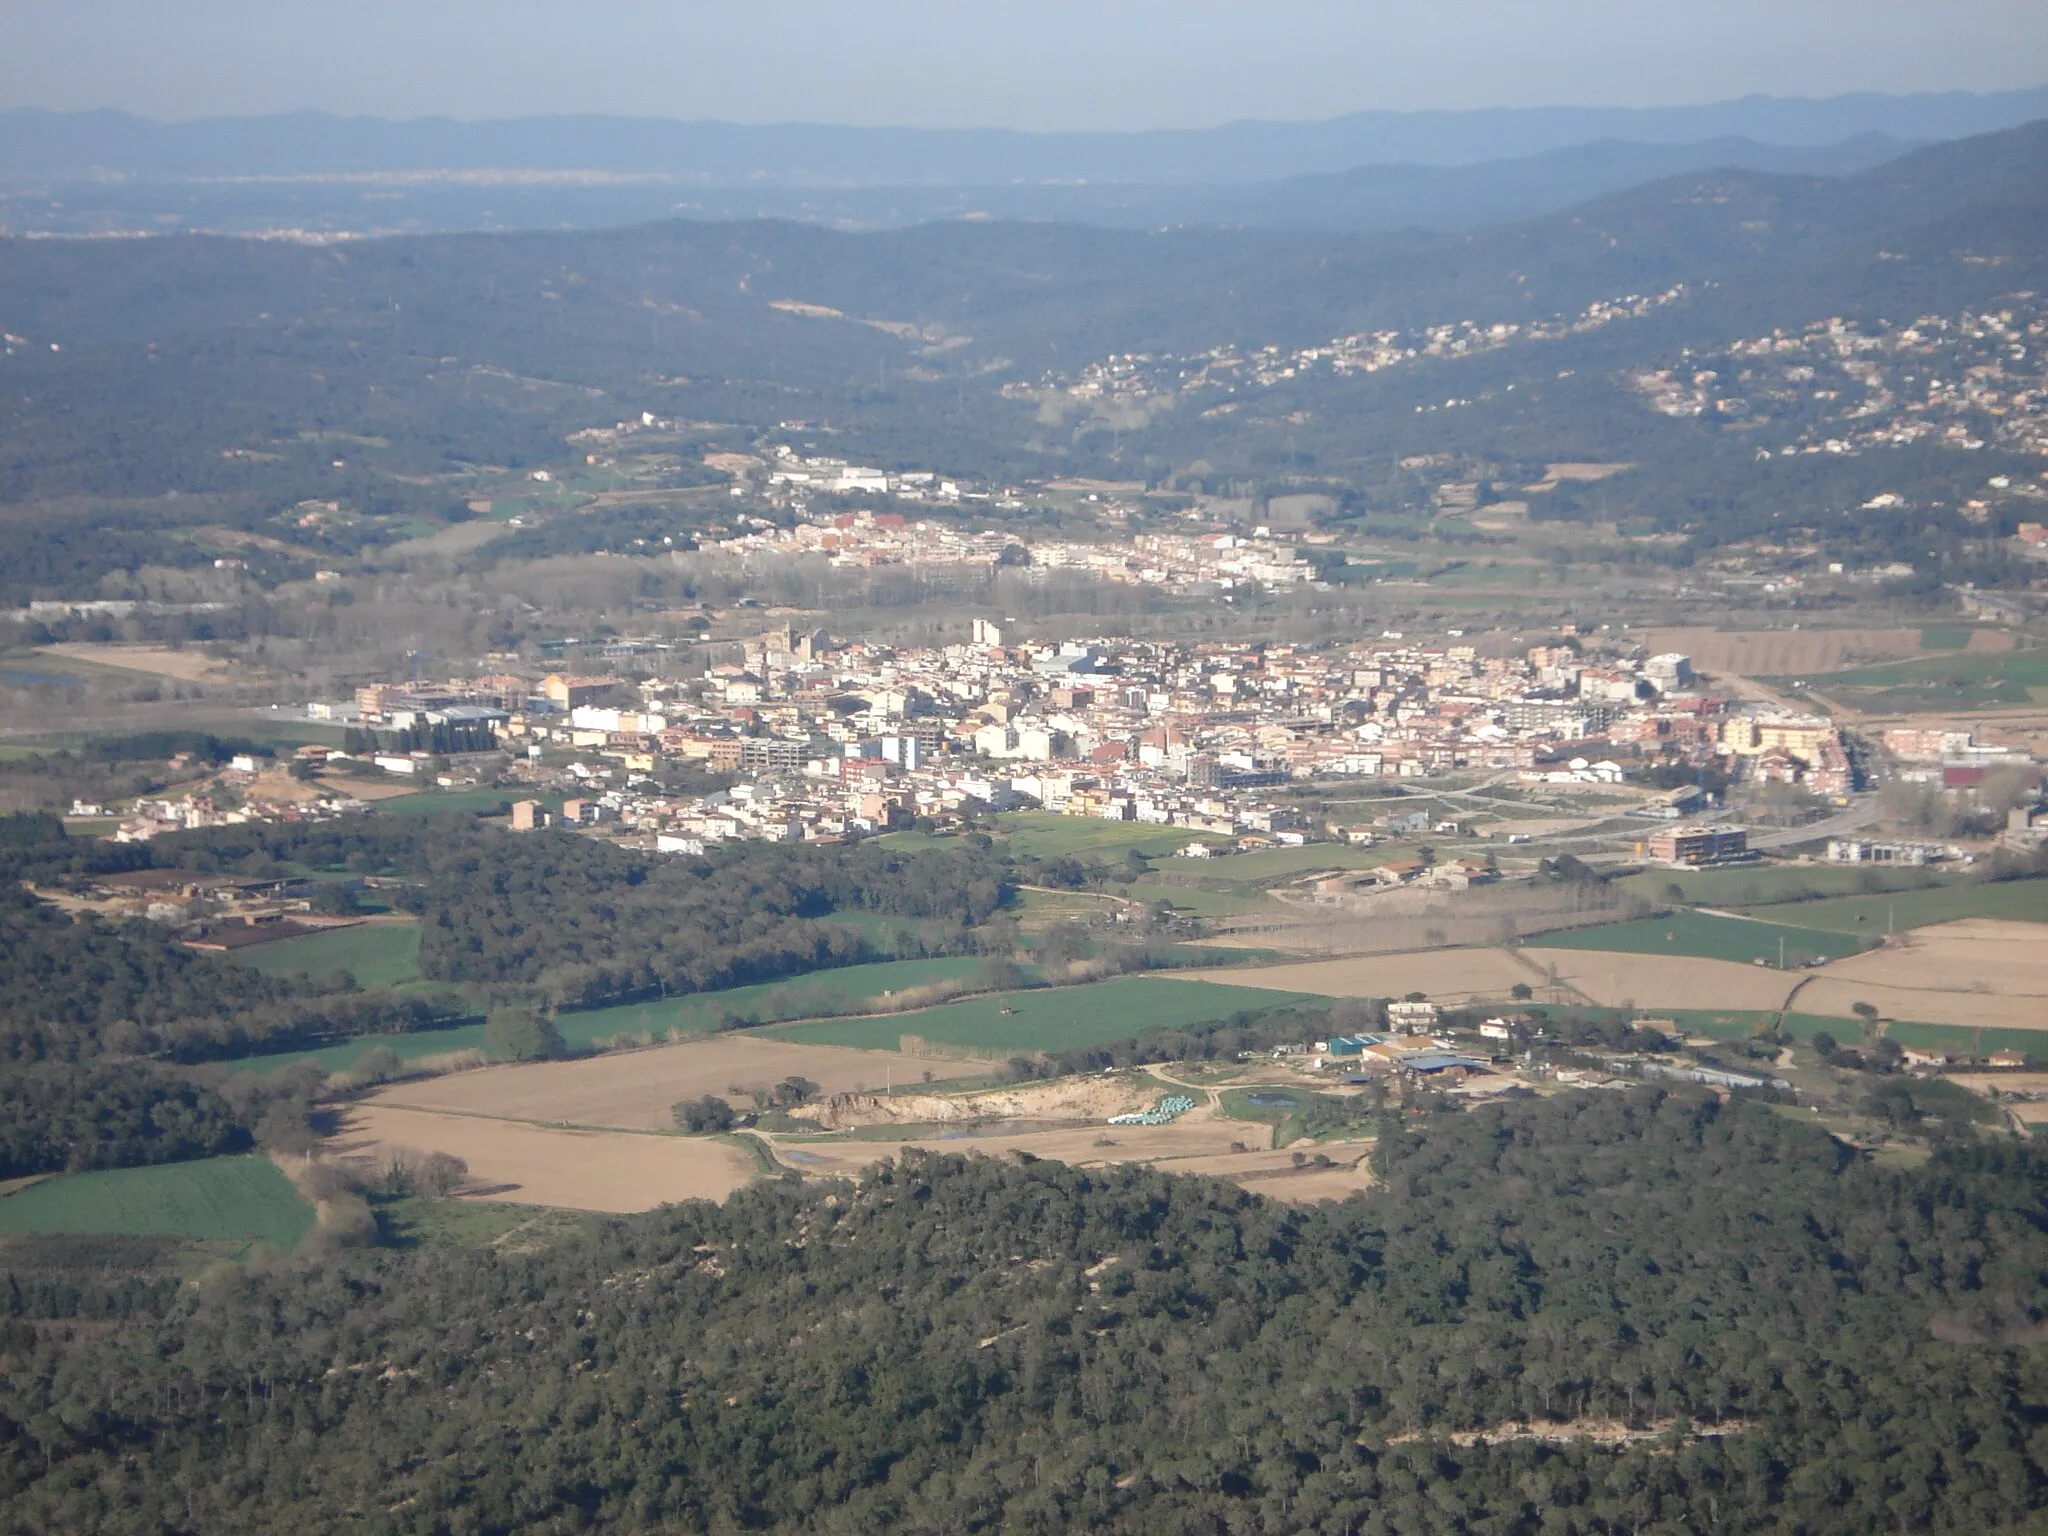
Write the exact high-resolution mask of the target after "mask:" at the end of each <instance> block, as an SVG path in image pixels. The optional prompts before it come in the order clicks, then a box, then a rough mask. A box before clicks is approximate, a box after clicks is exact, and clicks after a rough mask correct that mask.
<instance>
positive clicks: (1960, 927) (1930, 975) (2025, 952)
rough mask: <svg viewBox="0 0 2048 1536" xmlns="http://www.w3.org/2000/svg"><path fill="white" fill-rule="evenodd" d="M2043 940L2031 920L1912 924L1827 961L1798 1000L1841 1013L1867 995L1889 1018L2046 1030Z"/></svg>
mask: <svg viewBox="0 0 2048 1536" xmlns="http://www.w3.org/2000/svg"><path fill="white" fill-rule="evenodd" d="M2044 941H2048V933H2044V931H2043V930H2042V928H2041V927H2039V926H2038V925H2036V924H2033V923H2013V922H1999V921H1995V920H1992V919H1988V918H1970V919H1966V920H1964V921H1962V922H1954V923H1942V924H1938V925H1936V926H1934V927H1929V928H1920V929H1916V930H1915V931H1914V932H1913V933H1911V934H1909V935H1903V936H1901V938H1900V939H1897V940H1894V941H1893V942H1892V943H1891V944H1890V945H1887V946H1886V947H1885V948H1884V949H1881V950H1873V951H1871V952H1870V953H1868V954H1865V955H1858V956H1857V957H1856V958H1854V959H1852V960H1844V961H1840V962H1838V963H1836V964H1834V965H1831V966H1829V967H1828V968H1827V970H1826V971H1825V972H1822V973H1820V974H1818V975H1816V976H1815V977H1814V978H1813V980H1812V981H1811V982H1809V983H1808V984H1807V985H1806V986H1805V987H1804V988H1802V989H1801V991H1800V993H1799V1007H1800V1010H1801V1011H1802V1012H1805V1013H1832V1014H1844V1015H1846V1014H1849V1013H1850V1012H1852V1010H1853V1006H1854V1005H1855V1004H1856V1003H1859V1002H1866V1003H1870V1004H1872V1005H1874V1006H1875V1007H1876V1008H1877V1009H1878V1011H1879V1012H1880V1013H1882V1014H1883V1015H1884V1016H1885V1017H1887V1018H1896V1019H1909V1020H1914V1021H1917V1022H1920V1023H1926V1024H1953V1025H1960V1026H1962V1027H1964V1028H1986V1029H2043V1030H2048V958H2044V957H2048V943H2044Z"/></svg>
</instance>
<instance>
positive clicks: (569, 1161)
mask: <svg viewBox="0 0 2048 1536" xmlns="http://www.w3.org/2000/svg"><path fill="white" fill-rule="evenodd" d="M388 1147H411V1148H414V1149H416V1150H419V1151H425V1152H448V1153H452V1154H453V1155H454V1156H456V1157H459V1158H461V1159H462V1160H463V1161H464V1162H466V1163H468V1164H469V1175H470V1181H471V1187H472V1188H474V1189H475V1190H476V1191H477V1193H476V1194H475V1195H474V1196H473V1197H472V1198H475V1199H482V1200H506V1201H511V1202H514V1203H516V1204H519V1205H553V1206H563V1207H567V1208H569V1209H571V1210H580V1211H645V1210H651V1209H653V1208H654V1207H655V1206H657V1205H661V1204H663V1203H665V1202H667V1201H671V1200H723V1199H725V1198H726V1196H728V1195H730V1194H731V1193H732V1192H733V1191H734V1190H736V1189H739V1188H740V1187H742V1186H743V1185H745V1184H746V1183H747V1182H748V1181H749V1180H751V1179H752V1178H753V1177H754V1172H755V1166H754V1160H753V1158H751V1157H750V1156H748V1155H747V1153H746V1152H745V1151H744V1150H743V1149H741V1148H739V1147H736V1146H733V1145H731V1144H730V1143H728V1142H723V1141H714V1140H711V1139H709V1138H708V1137H702V1136H657V1135H651V1134H648V1133H646V1132H636V1131H583V1130H561V1129H558V1128H555V1127H550V1126H539V1125H527V1124H522V1123H520V1122H518V1121H514V1120H491V1119H485V1118H482V1117H480V1116H475V1115H447V1114H435V1113H432V1112H431V1111H426V1110H416V1109H403V1108H400V1107H398V1106H396V1105H392V1104H383V1103H377V1102H374V1101H373V1102H369V1103H364V1104H359V1105H357V1106H355V1107H354V1108H353V1109H352V1110H351V1111H350V1113H349V1115H348V1117H347V1119H346V1120H344V1121H343V1123H342V1126H341V1129H340V1130H339V1131H338V1132H337V1134H336V1135H335V1136H334V1137H332V1138H331V1139H330V1140H329V1142H328V1144H327V1152H328V1155H329V1156H330V1157H333V1158H336V1159H339V1160H347V1159H359V1160H361V1161H363V1162H365V1163H367V1164H368V1165H370V1166H375V1164H376V1163H377V1162H378V1160H379V1159H380V1157H381V1155H382V1153H383V1152H384V1150H385V1149H386V1148H388Z"/></svg>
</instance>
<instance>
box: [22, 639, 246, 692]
mask: <svg viewBox="0 0 2048 1536" xmlns="http://www.w3.org/2000/svg"><path fill="white" fill-rule="evenodd" d="M47 649H49V650H51V651H53V652H55V653H56V654H57V655H59V656H69V657H71V658H72V659H73V660H75V661H90V662H93V663H96V664H97V665H99V666H102V667H125V668H126V669H127V670H128V671H130V672H148V673H151V674H152V675H154V676H157V677H172V678H176V679H177V680H178V681H180V682H184V683H217V682H222V681H224V680H225V679H226V678H227V676H228V674H229V671H230V670H231V669H230V668H229V667H228V665H227V663H226V662H223V661H217V660H215V659H214V658H213V657H211V656H209V655H207V654H206V653H205V652H204V651H174V650H171V649H169V648H168V647H165V646H160V645H89V644H87V643H85V642H83V641H76V642H74V641H66V642H65V643H64V644H62V645H52V646H49V647H47Z"/></svg>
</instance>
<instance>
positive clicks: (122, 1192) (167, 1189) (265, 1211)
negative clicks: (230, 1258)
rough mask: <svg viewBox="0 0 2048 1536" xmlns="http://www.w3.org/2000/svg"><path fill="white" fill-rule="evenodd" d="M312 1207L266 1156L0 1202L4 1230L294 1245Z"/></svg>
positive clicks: (208, 1161) (23, 1193)
mask: <svg viewBox="0 0 2048 1536" xmlns="http://www.w3.org/2000/svg"><path fill="white" fill-rule="evenodd" d="M312 1226H313V1208H312V1207H311V1206H310V1205H308V1204H306V1202H305V1201H304V1200H302V1199H300V1198H299V1194H298V1191H297V1190H295V1189H293V1188H292V1182H291V1180H290V1179H288V1178H286V1177H285V1176H284V1175H283V1174H282V1173H280V1172H279V1171H278V1169H277V1166H276V1164H274V1163H272V1162H271V1161H270V1159H269V1158H267V1157H255V1156H251V1157H212V1158H205V1159H203V1160H201V1161H198V1162H190V1163H162V1164H158V1165H156V1166H154V1167H149V1168H114V1169H107V1170H104V1171H101V1172H96V1173H73V1174H65V1175H63V1176H61V1177H58V1178H51V1179H44V1180H42V1181H41V1182H39V1183H35V1184H31V1185H29V1186H28V1187H27V1188H26V1189H23V1190H20V1191H18V1192H17V1193H15V1194H12V1195H9V1196H8V1197H7V1198H6V1199H4V1200H0V1232H79V1233H88V1232H90V1233H121V1234H126V1235H133V1236H161V1237H186V1238H200V1239H215V1240H225V1241H255V1242H262V1243H268V1244H269V1245H270V1246H272V1247H274V1248H281V1249H289V1248H291V1247H292V1246H293V1245H295V1244H296V1243H297V1242H298V1241H299V1239H300V1238H302V1237H304V1236H305V1235H306V1233H307V1232H308V1231H310V1230H311V1229H312Z"/></svg>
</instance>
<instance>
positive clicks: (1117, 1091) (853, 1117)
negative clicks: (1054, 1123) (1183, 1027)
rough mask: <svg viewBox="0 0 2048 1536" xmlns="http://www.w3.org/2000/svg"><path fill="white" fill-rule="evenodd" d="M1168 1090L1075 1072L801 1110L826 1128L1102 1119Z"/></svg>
mask: <svg viewBox="0 0 2048 1536" xmlns="http://www.w3.org/2000/svg"><path fill="white" fill-rule="evenodd" d="M917 1059H919V1060H923V1059H924V1058H922V1057H920V1058H917ZM1168 1091H1169V1090H1168V1089H1166V1088H1163V1087H1162V1086H1161V1085H1160V1083H1159V1081H1158V1080H1157V1079H1151V1078H1147V1079H1142V1080H1134V1079H1132V1078H1128V1077H1093V1078H1090V1077H1069V1078H1062V1079H1060V1080H1059V1081H1057V1082H1051V1083H1040V1084H1033V1085H1031V1086H1029V1087H1022V1088H1004V1089H994V1090H991V1091H989V1092H986V1093H961V1094H938V1093H896V1094H889V1095H884V1094H878V1093H838V1094H834V1095H832V1096H831V1097H830V1098H827V1099H823V1100H821V1101H820V1102H818V1103H817V1104H814V1105H809V1106H807V1107H805V1108H804V1109H801V1110H798V1111H797V1114H798V1116H799V1117H800V1118H802V1119H805V1120H809V1121H811V1122H813V1123H814V1124H815V1125H817V1127H818V1128H819V1129H820V1130H826V1131H836V1130H844V1129H846V1128H848V1127H849V1126H856V1125H944V1124H950V1123H955V1122H958V1123H965V1122H968V1121H977V1120H996V1119H1005V1120H1086V1121H1090V1122H1102V1121H1106V1120H1108V1119H1109V1117H1110V1116H1111V1115H1121V1114H1124V1113H1126V1112H1127V1111H1130V1110H1137V1109H1146V1108H1149V1107H1150V1106H1151V1105H1153V1104H1155V1103H1157V1102H1158V1101H1159V1099H1160V1097H1161V1095H1162V1094H1164V1093H1166V1092H1168Z"/></svg>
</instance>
